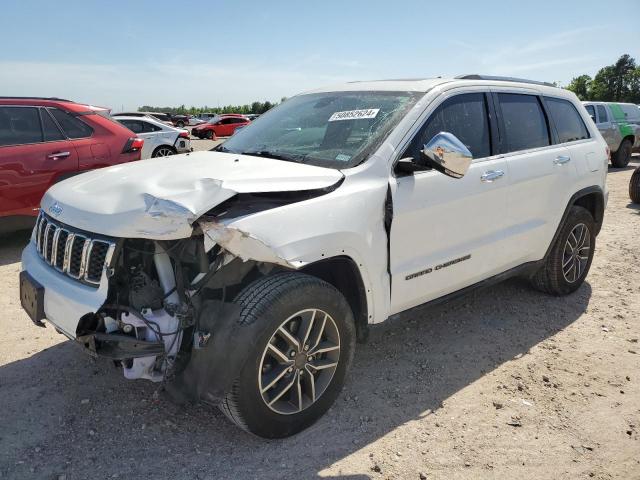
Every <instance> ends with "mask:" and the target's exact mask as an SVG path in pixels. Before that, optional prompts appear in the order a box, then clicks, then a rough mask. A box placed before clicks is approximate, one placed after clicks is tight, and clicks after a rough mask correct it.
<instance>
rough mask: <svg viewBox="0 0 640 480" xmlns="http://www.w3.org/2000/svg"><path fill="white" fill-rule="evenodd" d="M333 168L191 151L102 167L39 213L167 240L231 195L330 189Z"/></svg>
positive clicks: (73, 182) (85, 226)
mask: <svg viewBox="0 0 640 480" xmlns="http://www.w3.org/2000/svg"><path fill="white" fill-rule="evenodd" d="M342 178H343V175H342V173H340V171H339V170H334V169H329V168H322V167H315V166H311V165H303V164H299V163H292V162H285V161H281V160H272V159H269V158H261V157H252V156H249V155H236V154H230V153H222V152H195V153H189V154H185V155H174V156H171V157H161V158H152V159H149V160H142V161H138V162H133V163H128V164H122V165H116V166H113V167H107V168H102V169H99V170H93V171H91V172H87V173H84V174H82V175H78V176H75V177H71V178H69V179H67V180H64V181H62V182H60V183H57V184H55V185H54V186H52V187H51V188H50V189H49V190H48V191H47V193H45V195H44V198H43V199H42V202H41V208H42V210H43V211H44V212H45V213H47V214H48V215H50V216H51V217H53V218H54V219H56V220H59V221H60V222H62V223H66V224H68V225H71V226H73V227H76V228H79V229H82V230H87V231H89V232H95V233H99V234H103V235H109V236H113V237H122V238H151V239H155V240H173V239H178V238H186V237H188V236H190V235H191V232H192V224H193V222H195V221H196V220H197V219H198V218H199V217H200V216H202V215H203V214H204V213H206V212H207V211H209V210H210V209H212V208H213V207H215V206H216V205H218V204H220V203H222V202H224V201H225V200H227V199H229V198H231V197H233V196H234V195H235V194H236V193H252V192H285V191H301V190H313V189H319V188H327V187H330V186H332V185H335V184H336V183H337V182H339V181H340V180H341V179H342Z"/></svg>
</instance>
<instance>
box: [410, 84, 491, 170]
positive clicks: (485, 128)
mask: <svg viewBox="0 0 640 480" xmlns="http://www.w3.org/2000/svg"><path fill="white" fill-rule="evenodd" d="M440 132H449V133H452V134H454V135H455V136H456V137H458V138H459V139H460V141H461V142H462V143H464V144H465V145H466V147H467V148H468V149H469V151H470V152H471V154H472V155H473V158H483V157H488V156H490V155H491V135H490V131H489V116H488V114H487V102H486V98H485V94H484V93H464V94H461V95H456V96H455V97H451V98H448V99H447V100H445V101H444V102H443V103H442V104H441V105H440V106H438V108H436V110H435V111H434V112H433V113H432V114H431V115H430V116H429V119H428V120H427V122H426V123H425V124H424V126H423V127H422V128H421V129H420V131H419V132H418V134H417V135H416V136H415V138H414V139H413V141H412V142H411V145H410V146H409V149H408V151H407V152H406V153H405V155H404V156H411V157H413V158H415V159H418V158H419V155H420V150H422V148H423V146H424V145H425V144H426V143H428V142H429V140H431V139H432V138H433V137H434V136H435V135H436V134H438V133H440Z"/></svg>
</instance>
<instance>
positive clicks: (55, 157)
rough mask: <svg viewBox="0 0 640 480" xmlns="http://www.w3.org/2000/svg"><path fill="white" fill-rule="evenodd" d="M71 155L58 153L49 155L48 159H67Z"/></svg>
mask: <svg viewBox="0 0 640 480" xmlns="http://www.w3.org/2000/svg"><path fill="white" fill-rule="evenodd" d="M69 155H71V153H70V152H56V153H52V154H50V155H47V158H50V159H51V160H60V159H61V158H66V157H68V156H69Z"/></svg>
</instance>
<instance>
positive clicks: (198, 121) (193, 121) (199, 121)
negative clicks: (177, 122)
mask: <svg viewBox="0 0 640 480" xmlns="http://www.w3.org/2000/svg"><path fill="white" fill-rule="evenodd" d="M202 123H206V122H205V121H204V120H202V119H201V118H198V117H192V116H190V117H189V126H190V127H195V126H196V125H200V124H202Z"/></svg>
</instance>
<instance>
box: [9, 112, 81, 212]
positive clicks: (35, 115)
mask: <svg viewBox="0 0 640 480" xmlns="http://www.w3.org/2000/svg"><path fill="white" fill-rule="evenodd" d="M77 170H78V155H77V153H76V150H75V148H74V146H73V144H72V142H71V141H69V140H68V139H67V138H66V137H65V136H64V135H63V134H62V132H61V131H60V129H59V128H58V126H57V125H56V123H55V122H54V121H53V119H52V118H51V117H50V116H49V114H48V113H47V111H46V109H43V108H39V107H32V106H16V105H13V106H10V105H6V106H0V216H9V215H35V214H36V212H37V209H38V208H39V206H40V200H41V199H42V195H43V194H44V192H45V191H46V190H47V189H48V188H49V187H50V186H51V185H52V184H53V183H55V182H56V181H58V180H60V179H63V178H65V177H67V176H70V175H73V174H74V173H75V172H77Z"/></svg>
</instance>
